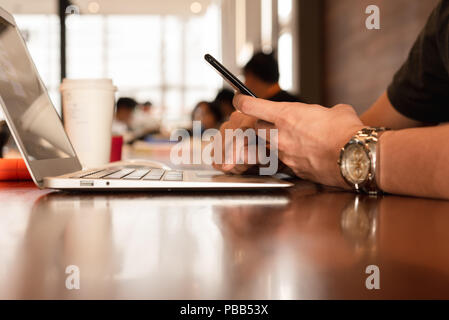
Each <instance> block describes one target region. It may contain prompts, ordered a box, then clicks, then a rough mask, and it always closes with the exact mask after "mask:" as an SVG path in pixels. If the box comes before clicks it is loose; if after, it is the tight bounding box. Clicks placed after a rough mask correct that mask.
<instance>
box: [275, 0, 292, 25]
mask: <svg viewBox="0 0 449 320" xmlns="http://www.w3.org/2000/svg"><path fill="white" fill-rule="evenodd" d="M291 13H292V0H278V16H279V20H280V22H281V23H286V22H288V20H290V16H291Z"/></svg>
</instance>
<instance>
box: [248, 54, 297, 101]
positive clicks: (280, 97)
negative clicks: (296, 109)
mask: <svg viewBox="0 0 449 320" xmlns="http://www.w3.org/2000/svg"><path fill="white" fill-rule="evenodd" d="M243 74H244V76H245V85H246V86H247V87H248V89H250V90H251V91H252V92H253V93H254V94H255V95H256V96H257V97H258V98H261V99H266V100H271V101H278V102H303V101H302V100H301V99H300V98H299V97H297V96H295V95H293V94H291V93H289V92H287V91H284V90H282V89H281V86H280V85H279V76H280V75H279V66H278V62H277V60H276V58H275V56H274V53H273V52H272V53H269V54H267V53H263V52H257V53H256V54H254V56H253V57H252V58H251V59H250V60H249V61H248V63H247V64H246V65H245V66H244V67H243Z"/></svg>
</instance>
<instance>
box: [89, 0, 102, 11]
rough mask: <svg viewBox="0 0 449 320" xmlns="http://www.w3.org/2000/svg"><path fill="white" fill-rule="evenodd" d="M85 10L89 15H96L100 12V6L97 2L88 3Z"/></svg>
mask: <svg viewBox="0 0 449 320" xmlns="http://www.w3.org/2000/svg"><path fill="white" fill-rule="evenodd" d="M87 10H89V12H90V13H98V12H99V11H100V4H99V3H98V2H95V1H93V2H90V3H89V4H88V5H87Z"/></svg>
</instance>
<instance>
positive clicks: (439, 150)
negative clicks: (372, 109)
mask: <svg viewBox="0 0 449 320" xmlns="http://www.w3.org/2000/svg"><path fill="white" fill-rule="evenodd" d="M448 139H449V124H446V125H440V126H433V127H423V128H411V129H404V130H397V131H387V132H385V133H384V134H382V136H381V137H380V141H379V175H378V178H377V181H378V184H379V186H380V188H381V189H382V190H383V191H385V192H388V193H394V194H403V195H412V196H423V197H432V198H444V199H449V147H448V145H447V141H448Z"/></svg>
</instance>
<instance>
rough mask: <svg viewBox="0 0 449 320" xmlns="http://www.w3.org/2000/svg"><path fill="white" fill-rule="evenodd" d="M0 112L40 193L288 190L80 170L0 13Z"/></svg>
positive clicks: (12, 28) (138, 164)
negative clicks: (47, 189)
mask: <svg viewBox="0 0 449 320" xmlns="http://www.w3.org/2000/svg"><path fill="white" fill-rule="evenodd" d="M0 106H1V108H2V110H3V113H4V116H5V118H6V122H7V124H8V126H9V128H10V131H11V134H12V136H13V137H14V140H15V142H16V144H17V146H18V148H19V150H20V152H21V154H22V157H23V158H24V160H25V163H26V165H27V167H28V170H29V172H30V174H31V176H32V178H33V181H34V182H35V183H36V185H37V186H38V187H39V188H51V189H61V190H80V189H87V190H142V189H264V188H285V187H290V186H291V185H292V184H291V183H290V182H287V181H283V180H280V179H276V178H274V177H269V176H236V175H232V176H231V175H225V174H222V173H220V172H218V171H196V170H183V171H181V170H172V169H171V168H169V167H167V166H164V165H157V164H155V163H154V162H151V161H150V162H146V161H131V162H117V163H111V164H108V165H105V166H103V167H99V168H94V169H89V170H83V169H82V167H81V164H80V161H79V159H78V157H77V155H76V152H75V150H74V149H73V147H72V144H71V142H70V140H69V138H68V136H67V134H66V132H65V131H64V127H63V125H62V122H61V119H60V118H59V116H58V114H57V112H56V110H55V108H54V106H53V104H52V102H51V100H50V98H49V96H48V93H47V90H46V88H45V86H44V84H43V82H42V80H41V78H40V76H39V74H38V72H37V70H36V67H35V65H34V63H33V61H32V59H31V57H30V55H29V52H28V50H27V48H26V45H25V42H24V41H23V38H22V37H21V35H20V32H19V30H18V28H17V26H16V23H15V21H14V18H13V17H12V15H11V14H9V13H8V12H7V11H5V10H4V9H2V8H0Z"/></svg>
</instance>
